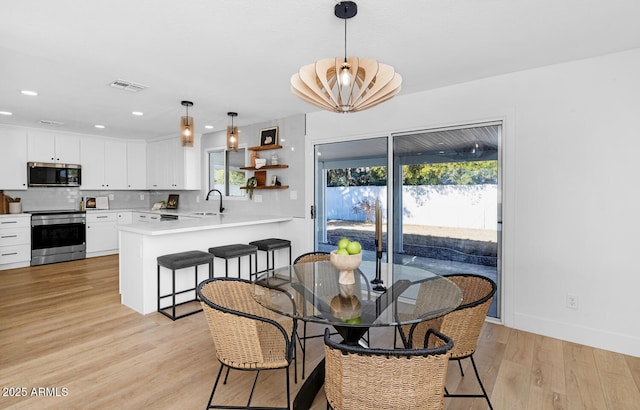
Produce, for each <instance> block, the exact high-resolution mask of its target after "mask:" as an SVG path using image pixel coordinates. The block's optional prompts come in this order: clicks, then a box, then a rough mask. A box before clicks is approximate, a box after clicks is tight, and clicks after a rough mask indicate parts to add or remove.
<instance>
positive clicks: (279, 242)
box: [249, 238, 291, 272]
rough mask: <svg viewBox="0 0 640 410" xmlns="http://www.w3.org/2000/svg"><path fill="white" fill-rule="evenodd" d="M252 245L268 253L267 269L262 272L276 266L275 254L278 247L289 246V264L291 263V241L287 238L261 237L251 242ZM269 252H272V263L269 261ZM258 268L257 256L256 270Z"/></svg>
mask: <svg viewBox="0 0 640 410" xmlns="http://www.w3.org/2000/svg"><path fill="white" fill-rule="evenodd" d="M249 244H250V245H254V246H257V247H258V250H259V251H264V252H265V253H266V254H267V269H265V270H262V271H260V272H265V271H268V270H270V269H273V268H274V266H273V265H274V263H275V255H274V252H275V251H277V250H278V249H285V248H289V265H291V241H289V240H286V239H278V238H269V239H261V240H259V241H253V242H249ZM269 253H271V263H269ZM257 269H258V259H257V257H256V270H257Z"/></svg>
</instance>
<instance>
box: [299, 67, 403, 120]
mask: <svg viewBox="0 0 640 410" xmlns="http://www.w3.org/2000/svg"><path fill="white" fill-rule="evenodd" d="M347 63H348V64H349V71H350V73H351V76H352V81H351V82H350V84H348V85H342V84H341V83H340V81H338V78H339V74H340V73H341V71H342V70H343V64H344V60H343V59H342V58H340V57H336V58H327V59H324V60H318V61H316V62H315V63H314V64H309V65H305V66H303V67H301V68H300V70H299V71H298V73H297V74H294V75H293V76H292V77H291V91H292V92H293V93H294V94H295V95H297V96H298V97H300V98H302V99H303V100H305V101H306V102H308V103H311V104H313V105H315V106H317V107H319V108H322V109H323V110H328V111H334V112H341V113H346V112H357V111H362V110H366V109H367V108H371V107H374V106H376V105H378V104H380V103H382V102H384V101H387V100H388V99H390V98H391V97H393V96H394V95H396V94H397V93H398V92H399V91H400V86H401V85H402V77H401V76H400V74H398V73H396V72H395V70H394V68H393V67H391V66H390V65H387V64H382V63H379V62H377V61H376V60H372V59H368V58H359V57H349V58H348V59H347Z"/></svg>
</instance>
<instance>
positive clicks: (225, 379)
mask: <svg viewBox="0 0 640 410" xmlns="http://www.w3.org/2000/svg"><path fill="white" fill-rule="evenodd" d="M229 370H231V368H230V367H227V374H225V376H224V382H222V384H227V379H228V378H229Z"/></svg>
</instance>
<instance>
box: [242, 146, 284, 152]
mask: <svg viewBox="0 0 640 410" xmlns="http://www.w3.org/2000/svg"><path fill="white" fill-rule="evenodd" d="M281 148H282V145H259V146H257V147H249V148H247V149H248V150H249V151H268V150H270V149H281Z"/></svg>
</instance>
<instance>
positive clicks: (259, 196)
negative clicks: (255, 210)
mask: <svg viewBox="0 0 640 410" xmlns="http://www.w3.org/2000/svg"><path fill="white" fill-rule="evenodd" d="M253 200H254V201H255V202H262V195H254V196H253Z"/></svg>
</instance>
